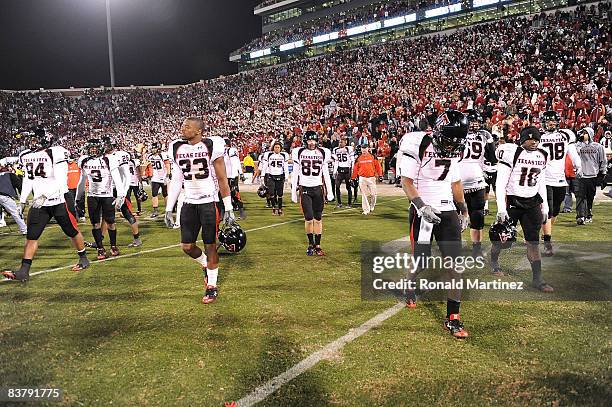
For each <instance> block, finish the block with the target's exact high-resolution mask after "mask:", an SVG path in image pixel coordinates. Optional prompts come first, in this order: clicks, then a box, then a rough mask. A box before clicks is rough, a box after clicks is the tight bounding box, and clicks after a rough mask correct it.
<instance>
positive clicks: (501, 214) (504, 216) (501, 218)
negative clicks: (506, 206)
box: [497, 211, 548, 223]
mask: <svg viewBox="0 0 612 407" xmlns="http://www.w3.org/2000/svg"><path fill="white" fill-rule="evenodd" d="M546 216H548V215H546ZM508 219H510V218H509V217H508V212H506V211H498V212H497V223H503V222H505V221H507V220H508Z"/></svg>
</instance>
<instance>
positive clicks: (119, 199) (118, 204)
mask: <svg viewBox="0 0 612 407" xmlns="http://www.w3.org/2000/svg"><path fill="white" fill-rule="evenodd" d="M124 203H125V197H124V196H118V197H117V198H115V200H114V201H113V205H115V210H117V211H120V210H121V207H122V206H123V204H124Z"/></svg>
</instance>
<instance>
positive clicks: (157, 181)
mask: <svg viewBox="0 0 612 407" xmlns="http://www.w3.org/2000/svg"><path fill="white" fill-rule="evenodd" d="M147 161H149V162H150V163H151V167H152V169H153V176H152V177H151V204H152V205H153V212H152V213H151V218H156V217H158V216H159V212H158V207H159V198H158V195H159V191H160V190H161V193H162V196H163V197H164V199H166V197H167V196H168V188H167V187H166V184H167V183H168V177H169V176H170V163H169V161H168V155H167V154H166V153H165V152H162V146H161V143H159V142H158V141H156V142H154V143H153V145H152V146H151V154H149V156H148V157H147ZM166 206H168V205H166Z"/></svg>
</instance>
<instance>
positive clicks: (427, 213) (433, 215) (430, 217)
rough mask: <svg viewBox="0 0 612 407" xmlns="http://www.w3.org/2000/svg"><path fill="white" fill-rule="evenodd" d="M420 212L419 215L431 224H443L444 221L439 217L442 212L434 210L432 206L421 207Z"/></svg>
mask: <svg viewBox="0 0 612 407" xmlns="http://www.w3.org/2000/svg"><path fill="white" fill-rule="evenodd" d="M419 212H420V213H419V215H421V217H423V219H425V220H426V221H427V222H429V223H433V224H434V225H438V224H439V223H440V222H442V219H440V217H439V216H438V215H439V214H441V213H442V212H440V211H439V210H437V209H435V208H433V207H432V206H430V205H425V206H423V207H421V209H419Z"/></svg>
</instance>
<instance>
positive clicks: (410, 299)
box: [406, 298, 416, 309]
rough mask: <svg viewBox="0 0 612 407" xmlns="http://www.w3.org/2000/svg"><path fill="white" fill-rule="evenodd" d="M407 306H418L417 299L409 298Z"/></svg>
mask: <svg viewBox="0 0 612 407" xmlns="http://www.w3.org/2000/svg"><path fill="white" fill-rule="evenodd" d="M406 308H410V309H415V308H416V300H414V299H412V298H409V299H408V300H407V301H406Z"/></svg>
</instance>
